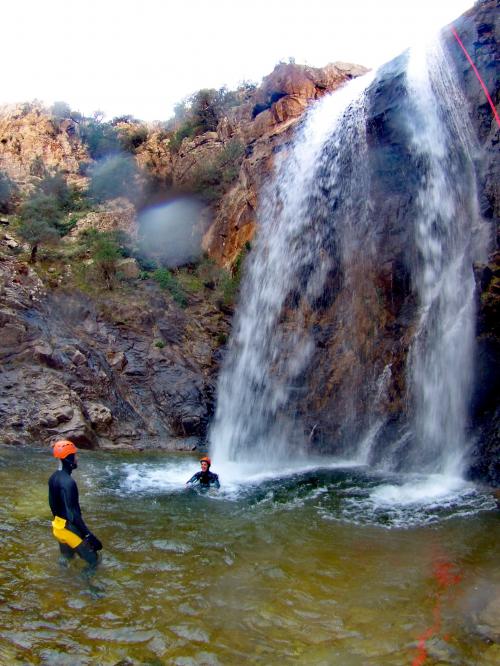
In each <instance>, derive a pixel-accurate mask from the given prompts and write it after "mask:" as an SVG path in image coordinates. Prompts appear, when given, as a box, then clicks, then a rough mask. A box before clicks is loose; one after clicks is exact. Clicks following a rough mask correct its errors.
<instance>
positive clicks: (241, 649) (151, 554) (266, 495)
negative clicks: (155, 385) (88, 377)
mask: <svg viewBox="0 0 500 666" xmlns="http://www.w3.org/2000/svg"><path fill="white" fill-rule="evenodd" d="M55 467H56V465H55V461H54V460H53V459H52V458H51V457H50V455H49V453H48V452H47V451H43V452H42V451H35V452H33V451H30V450H28V449H17V450H14V449H10V448H3V449H1V450H0V488H1V489H2V490H1V493H2V497H3V501H2V506H1V508H0V512H1V520H0V554H1V561H2V577H1V582H0V602H1V605H0V664H2V665H3V664H6V665H10V664H50V665H56V666H57V665H71V666H76V665H87V664H92V665H93V664H99V665H101V664H102V665H103V666H107V665H115V664H118V663H123V664H143V665H146V664H149V665H150V666H153V665H157V666H158V665H160V664H179V665H188V664H193V665H194V664H196V665H199V664H317V665H320V664H324V665H325V666H326V665H330V664H338V665H339V666H350V665H352V666H358V665H370V666H371V665H379V664H380V665H382V664H384V665H392V664H394V665H398V666H400V665H401V664H411V665H412V666H421V665H422V664H426V665H431V664H460V665H468V664H471V665H472V664H474V665H476V664H483V665H485V666H486V665H489V664H495V663H500V649H499V648H500V646H499V645H498V644H495V643H492V642H491V640H489V639H488V637H487V636H486V635H484V633H482V630H481V626H480V623H479V622H478V621H477V617H478V614H479V615H480V613H481V610H482V608H483V607H484V606H485V604H486V603H487V602H488V600H489V599H490V598H491V597H492V595H496V596H497V597H500V570H499V567H498V545H497V544H498V543H499V541H500V522H499V520H498V511H497V509H496V508H495V503H494V501H493V499H492V498H491V495H490V494H489V493H488V492H487V491H486V490H481V489H478V488H477V487H474V486H472V485H470V484H465V483H463V482H460V481H457V480H445V479H442V478H440V477H428V478H418V477H412V478H410V477H405V478H403V477H396V476H388V475H386V476H382V475H375V474H373V473H372V472H371V473H368V472H367V471H366V470H364V469H363V468H360V467H354V466H348V465H340V466H339V465H338V464H336V463H334V462H333V461H323V463H322V465H321V466H320V465H319V464H314V463H308V464H307V465H304V466H303V468H302V469H299V468H298V469H295V470H293V469H288V470H286V469H285V470H280V473H279V474H278V473H276V472H275V473H273V472H269V473H262V472H258V471H257V470H254V469H251V468H243V469H237V470H235V469H233V470H232V469H230V468H222V469H217V467H216V466H215V465H214V471H216V472H218V473H220V475H221V482H222V491H221V492H220V493H217V494H214V495H212V494H206V495H201V494H198V493H196V492H194V491H188V490H185V488H184V482H185V480H187V478H189V477H190V476H191V474H192V473H193V472H194V471H196V470H197V469H198V463H197V458H196V457H193V456H192V455H191V454H161V453H142V454H137V453H135V454H127V453H104V452H82V453H81V455H80V465H79V469H78V470H77V471H76V472H75V478H76V480H77V482H78V485H79V489H80V500H81V505H82V510H83V513H84V518H85V519H86V522H87V523H88V525H89V527H90V528H91V529H92V530H93V531H94V532H95V533H96V534H97V536H99V537H100V538H101V540H102V541H103V543H104V547H105V549H104V551H103V560H102V563H101V565H100V567H99V569H98V571H97V573H96V574H95V576H94V577H93V578H91V579H90V580H89V579H87V578H86V577H85V576H84V575H82V570H83V564H82V562H80V561H77V560H75V561H74V562H72V563H71V565H70V566H69V567H68V568H61V567H60V565H59V564H58V548H57V543H56V541H55V540H54V538H53V537H52V534H51V529H50V519H51V516H50V512H49V508H48V503H47V479H48V477H49V476H50V474H51V473H52V471H53V470H54V469H55Z"/></svg>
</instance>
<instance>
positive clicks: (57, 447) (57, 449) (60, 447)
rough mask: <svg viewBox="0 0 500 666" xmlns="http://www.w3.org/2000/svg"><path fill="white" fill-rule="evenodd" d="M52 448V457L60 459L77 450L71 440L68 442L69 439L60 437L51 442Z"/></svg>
mask: <svg viewBox="0 0 500 666" xmlns="http://www.w3.org/2000/svg"><path fill="white" fill-rule="evenodd" d="M52 449H53V451H52V453H53V454H54V458H60V459H61V460H63V459H64V458H67V457H68V456H69V455H71V454H72V453H76V452H77V451H78V449H77V448H76V446H75V445H74V444H73V442H70V441H69V439H60V440H59V441H58V442H55V443H54V444H52Z"/></svg>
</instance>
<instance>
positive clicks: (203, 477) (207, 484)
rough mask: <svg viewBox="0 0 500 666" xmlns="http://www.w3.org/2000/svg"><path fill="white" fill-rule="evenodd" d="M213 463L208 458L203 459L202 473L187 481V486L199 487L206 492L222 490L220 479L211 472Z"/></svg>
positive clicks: (201, 461)
mask: <svg viewBox="0 0 500 666" xmlns="http://www.w3.org/2000/svg"><path fill="white" fill-rule="evenodd" d="M211 464H212V461H211V460H210V458H209V457H208V456H205V457H204V458H201V460H200V465H201V472H196V474H193V476H192V477H191V478H190V479H189V481H186V485H199V486H200V487H201V488H203V489H204V490H208V489H209V488H220V483H219V477H218V475H217V474H214V473H213V472H211V471H210V465H211Z"/></svg>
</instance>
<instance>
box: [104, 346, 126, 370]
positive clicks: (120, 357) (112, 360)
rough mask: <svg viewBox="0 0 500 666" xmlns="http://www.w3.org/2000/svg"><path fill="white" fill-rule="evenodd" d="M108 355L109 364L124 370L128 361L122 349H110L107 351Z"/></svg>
mask: <svg viewBox="0 0 500 666" xmlns="http://www.w3.org/2000/svg"><path fill="white" fill-rule="evenodd" d="M106 357H107V359H108V363H109V365H110V366H111V367H112V368H113V369H114V370H123V368H124V367H125V366H126V365H127V363H128V360H127V357H126V355H125V354H124V352H122V351H118V352H117V351H108V352H106Z"/></svg>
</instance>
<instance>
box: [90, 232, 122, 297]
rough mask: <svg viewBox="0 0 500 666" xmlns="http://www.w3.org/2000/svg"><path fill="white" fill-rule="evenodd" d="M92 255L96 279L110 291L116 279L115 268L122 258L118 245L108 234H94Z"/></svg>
mask: <svg viewBox="0 0 500 666" xmlns="http://www.w3.org/2000/svg"><path fill="white" fill-rule="evenodd" d="M92 255H93V259H94V265H95V267H96V270H97V275H98V277H99V278H100V279H101V280H102V281H103V282H104V284H105V285H106V288H107V289H109V290H110V291H111V290H112V289H113V285H114V282H115V278H116V266H117V263H118V260H119V259H120V258H121V256H122V253H121V251H120V248H119V246H118V243H117V242H116V241H115V239H114V238H113V237H112V236H111V235H110V234H107V233H105V232H101V233H99V232H96V233H95V235H94V237H93V252H92Z"/></svg>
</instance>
